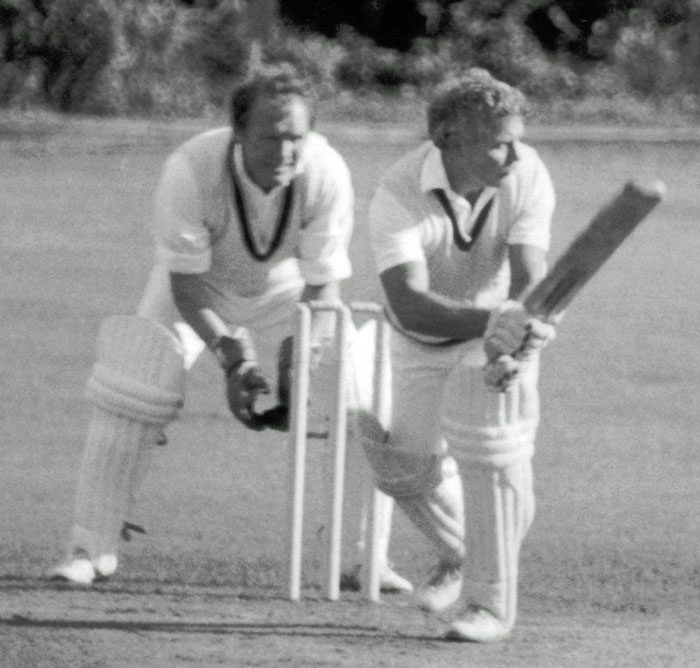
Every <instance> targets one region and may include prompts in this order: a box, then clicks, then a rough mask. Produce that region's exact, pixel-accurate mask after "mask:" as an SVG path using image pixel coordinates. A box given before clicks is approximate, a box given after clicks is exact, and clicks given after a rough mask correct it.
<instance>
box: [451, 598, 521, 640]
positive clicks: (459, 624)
mask: <svg viewBox="0 0 700 668" xmlns="http://www.w3.org/2000/svg"><path fill="white" fill-rule="evenodd" d="M510 631H511V629H510V627H509V626H507V625H506V624H504V623H503V622H502V621H501V620H500V619H498V618H497V617H495V616H494V615H492V614H491V613H490V612H489V611H488V610H486V609H485V608H479V607H478V606H469V607H467V609H466V610H465V611H464V613H463V614H462V615H461V616H460V617H458V618H457V619H455V620H454V621H453V622H452V624H451V625H450V628H449V630H448V631H447V633H446V634H445V639H446V640H455V641H457V642H498V641H499V640H503V639H504V638H505V637H507V636H508V634H509V633H510Z"/></svg>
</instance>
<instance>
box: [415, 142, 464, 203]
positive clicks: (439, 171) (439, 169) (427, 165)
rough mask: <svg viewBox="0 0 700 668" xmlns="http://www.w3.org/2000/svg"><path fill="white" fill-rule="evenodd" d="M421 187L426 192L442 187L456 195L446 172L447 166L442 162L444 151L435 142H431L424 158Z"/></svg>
mask: <svg viewBox="0 0 700 668" xmlns="http://www.w3.org/2000/svg"><path fill="white" fill-rule="evenodd" d="M420 187H421V190H422V191H423V192H424V193H427V192H430V191H431V190H435V189H436V188H441V189H442V190H444V191H445V192H447V193H449V194H451V195H452V196H453V197H454V196H456V194H455V193H454V192H453V191H452V188H450V182H449V181H448V179H447V172H445V166H444V165H443V164H442V153H441V152H440V149H439V148H438V147H437V146H435V144H431V146H430V149H429V150H428V154H427V155H426V156H425V160H423V169H422V170H421V175H420Z"/></svg>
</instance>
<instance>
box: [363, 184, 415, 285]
mask: <svg viewBox="0 0 700 668" xmlns="http://www.w3.org/2000/svg"><path fill="white" fill-rule="evenodd" d="M413 220H414V214H412V213H411V212H410V211H409V210H408V209H407V208H406V207H405V205H404V204H402V203H401V202H400V201H399V199H398V198H397V197H396V196H395V195H394V194H393V193H392V192H391V191H389V190H388V189H387V188H384V187H380V188H379V189H378V190H377V192H376V193H375V195H374V197H373V198H372V201H371V203H370V207H369V233H370V239H371V241H372V250H373V251H374V258H375V262H376V265H377V270H378V271H379V272H380V273H381V272H383V271H385V270H386V269H389V268H390V267H395V266H397V265H400V264H404V263H405V262H425V251H424V250H423V244H422V240H421V235H420V228H419V227H418V226H417V225H415V224H413Z"/></svg>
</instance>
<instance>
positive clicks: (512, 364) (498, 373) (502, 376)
mask: <svg viewBox="0 0 700 668" xmlns="http://www.w3.org/2000/svg"><path fill="white" fill-rule="evenodd" d="M519 375H520V363H519V362H518V360H516V359H514V358H513V357H511V356H510V355H501V356H500V357H497V358H496V359H495V360H489V361H488V362H487V363H486V366H485V367H484V382H485V383H486V387H487V388H488V389H489V391H490V392H507V391H508V390H509V389H510V388H511V387H513V384H514V383H515V381H516V380H517V378H518V376H519Z"/></svg>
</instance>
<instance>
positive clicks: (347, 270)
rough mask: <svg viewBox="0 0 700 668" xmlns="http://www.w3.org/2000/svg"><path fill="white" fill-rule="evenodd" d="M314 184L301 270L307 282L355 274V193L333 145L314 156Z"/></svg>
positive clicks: (301, 243) (301, 246) (301, 247)
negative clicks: (351, 252)
mask: <svg viewBox="0 0 700 668" xmlns="http://www.w3.org/2000/svg"><path fill="white" fill-rule="evenodd" d="M310 164H311V166H310V167H309V168H310V169H313V170H314V172H315V173H314V175H313V177H312V178H313V179H314V185H313V188H312V189H311V196H310V201H309V202H308V204H309V207H308V211H306V212H305V214H304V221H303V229H302V233H301V238H300V241H299V271H300V272H301V275H302V277H303V278H304V280H305V281H306V283H308V284H310V285H324V284H326V283H331V282H335V281H341V280H344V279H346V278H349V277H350V276H351V274H352V266H351V264H350V257H349V246H350V237H351V235H352V230H353V206H354V195H353V188H352V181H351V178H350V171H349V169H348V168H347V165H346V164H345V161H344V160H343V159H342V158H341V156H340V154H338V153H336V152H335V151H334V150H333V149H331V148H330V147H326V151H325V155H324V156H323V158H322V159H318V160H316V159H312V160H311V161H310Z"/></svg>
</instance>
